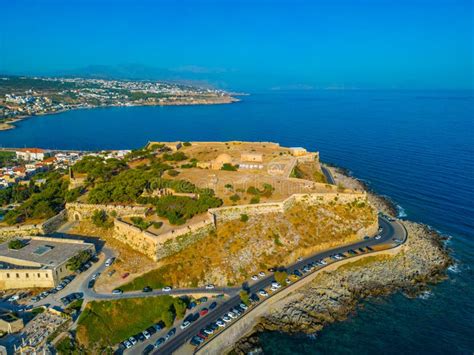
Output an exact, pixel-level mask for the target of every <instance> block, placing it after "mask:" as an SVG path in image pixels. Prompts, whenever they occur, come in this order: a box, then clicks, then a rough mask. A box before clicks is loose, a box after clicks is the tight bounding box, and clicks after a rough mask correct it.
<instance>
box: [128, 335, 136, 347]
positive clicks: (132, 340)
mask: <svg viewBox="0 0 474 355" xmlns="http://www.w3.org/2000/svg"><path fill="white" fill-rule="evenodd" d="M128 341H129V342H130V343H131V344H132V346H133V345H135V344H136V343H137V339H135V338H134V337H130V338H128Z"/></svg>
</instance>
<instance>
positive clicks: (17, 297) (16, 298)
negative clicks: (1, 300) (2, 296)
mask: <svg viewBox="0 0 474 355" xmlns="http://www.w3.org/2000/svg"><path fill="white" fill-rule="evenodd" d="M19 299H20V296H18V295H13V296H11V297H10V298H9V299H8V302H14V301H18V300H19Z"/></svg>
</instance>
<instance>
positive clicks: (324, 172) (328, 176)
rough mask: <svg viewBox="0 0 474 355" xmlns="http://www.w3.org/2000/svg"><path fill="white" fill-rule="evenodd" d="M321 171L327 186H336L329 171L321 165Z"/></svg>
mask: <svg viewBox="0 0 474 355" xmlns="http://www.w3.org/2000/svg"><path fill="white" fill-rule="evenodd" d="M321 170H322V171H323V174H324V176H325V177H326V180H327V182H328V183H329V184H331V185H336V181H335V180H334V177H333V176H332V174H331V171H329V169H328V168H327V167H325V166H323V165H321Z"/></svg>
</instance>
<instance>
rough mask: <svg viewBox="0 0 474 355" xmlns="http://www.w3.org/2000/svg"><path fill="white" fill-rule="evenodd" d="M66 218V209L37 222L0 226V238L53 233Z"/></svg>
mask: <svg viewBox="0 0 474 355" xmlns="http://www.w3.org/2000/svg"><path fill="white" fill-rule="evenodd" d="M66 219H67V212H66V210H62V211H61V212H59V213H58V214H57V215H55V216H53V217H51V218H49V219H47V220H46V221H44V222H42V223H38V224H24V225H18V226H12V227H2V228H0V238H4V239H10V238H13V237H28V236H32V235H44V234H49V233H53V232H54V231H56V230H57V229H58V227H59V226H60V225H61V224H63V223H64V222H65V221H66Z"/></svg>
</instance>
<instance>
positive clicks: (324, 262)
mask: <svg viewBox="0 0 474 355" xmlns="http://www.w3.org/2000/svg"><path fill="white" fill-rule="evenodd" d="M320 263H321V265H327V264H328V263H327V261H324V260H321V261H320Z"/></svg>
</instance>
